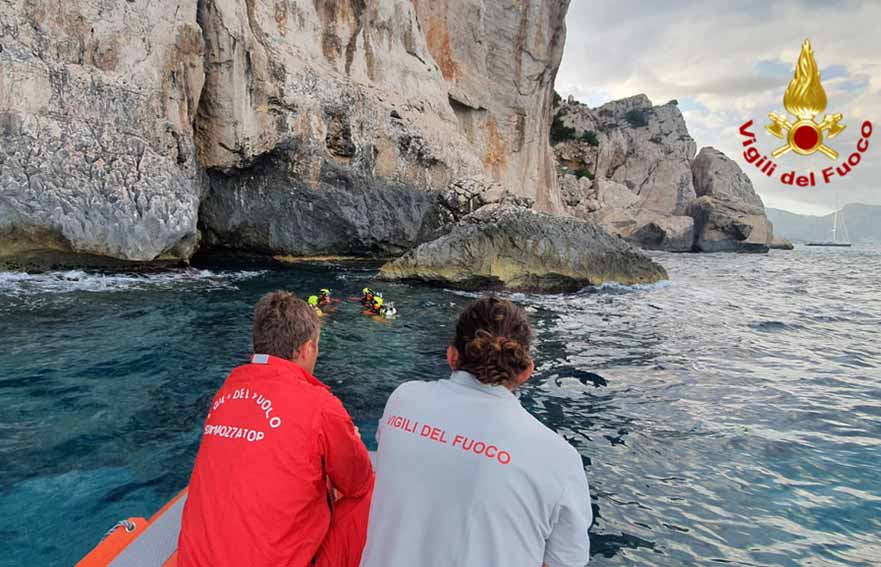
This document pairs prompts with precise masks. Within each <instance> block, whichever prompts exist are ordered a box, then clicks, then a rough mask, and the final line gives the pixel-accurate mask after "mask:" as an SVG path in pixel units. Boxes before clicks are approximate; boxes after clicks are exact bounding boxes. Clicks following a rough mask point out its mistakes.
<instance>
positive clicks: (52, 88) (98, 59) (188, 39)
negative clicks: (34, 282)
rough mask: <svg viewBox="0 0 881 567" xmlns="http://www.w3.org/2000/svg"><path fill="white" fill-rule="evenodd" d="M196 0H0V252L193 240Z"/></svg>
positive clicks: (141, 253)
mask: <svg viewBox="0 0 881 567" xmlns="http://www.w3.org/2000/svg"><path fill="white" fill-rule="evenodd" d="M203 50H204V44H203V40H202V31H201V29H199V26H198V25H197V24H196V0H177V1H172V2H163V3H159V2H154V3H146V2H138V3H131V2H104V1H101V0H83V1H77V2H70V1H67V0H40V1H37V0H0V255H6V254H13V253H17V252H21V251H25V250H29V249H34V248H43V249H59V250H73V251H78V252H85V253H91V254H97V255H102V256H111V257H116V258H125V259H131V260H152V259H155V258H160V257H188V256H189V255H190V254H192V253H193V251H194V250H195V248H196V246H197V240H198V238H197V232H196V221H197V213H198V208H199V200H200V196H201V193H202V187H203V184H202V179H203V177H202V172H201V169H200V167H199V164H198V163H197V162H196V153H195V146H194V143H193V135H192V132H193V121H194V118H195V114H196V109H197V107H198V106H199V95H200V93H201V91H202V84H203V81H204V73H203Z"/></svg>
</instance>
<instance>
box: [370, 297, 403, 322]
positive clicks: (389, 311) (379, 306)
mask: <svg viewBox="0 0 881 567" xmlns="http://www.w3.org/2000/svg"><path fill="white" fill-rule="evenodd" d="M367 313H368V314H370V315H374V316H378V317H382V318H384V319H394V318H395V317H397V315H398V310H397V309H396V308H395V304H394V303H392V302H389V303H385V301H384V300H383V297H382V293H380V292H375V293H373V303H371V304H370V306H369V307H368V308H367Z"/></svg>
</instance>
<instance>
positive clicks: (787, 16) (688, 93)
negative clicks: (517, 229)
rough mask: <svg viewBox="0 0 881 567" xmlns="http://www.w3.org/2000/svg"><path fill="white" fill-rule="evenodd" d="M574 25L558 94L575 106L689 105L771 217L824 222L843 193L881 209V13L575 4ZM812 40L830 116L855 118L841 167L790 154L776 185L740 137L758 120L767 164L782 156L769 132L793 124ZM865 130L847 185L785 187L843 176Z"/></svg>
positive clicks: (807, 1)
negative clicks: (630, 99) (792, 105)
mask: <svg viewBox="0 0 881 567" xmlns="http://www.w3.org/2000/svg"><path fill="white" fill-rule="evenodd" d="M637 4H638V6H637ZM566 23H567V27H568V35H567V40H566V50H565V53H564V55H563V63H562V65H561V67H560V71H559V73H558V75H557V83H556V88H557V91H558V92H559V93H560V94H561V95H563V96H564V97H567V96H569V95H573V96H574V97H575V98H576V99H578V100H580V101H582V102H585V103H587V104H589V105H590V106H598V105H600V104H602V103H604V102H607V101H609V100H614V99H618V98H623V97H626V96H630V95H634V94H637V93H645V94H647V95H648V97H649V98H650V99H651V100H652V102H653V103H654V104H663V103H665V102H667V101H668V100H670V99H676V100H678V101H679V108H680V110H682V113H683V114H684V115H685V120H686V123H687V124H688V128H689V131H690V132H691V135H692V136H693V137H694V139H695V140H696V141H697V145H698V149H700V148H701V147H703V146H714V147H716V148H719V149H721V150H722V151H724V152H725V153H726V154H728V156H729V157H732V158H734V159H735V160H736V161H737V163H738V164H739V165H740V166H741V168H743V170H744V171H745V172H746V173H747V174H748V175H749V176H750V178H751V179H752V180H753V183H754V184H755V186H756V189H757V190H758V192H759V194H760V195H761V196H762V199H763V200H764V201H765V204H766V205H767V206H770V207H777V208H782V209H788V210H791V211H795V212H800V213H806V214H825V213H828V212H830V211H831V210H832V209H833V208H834V204H835V198H836V197H835V193H836V192H837V193H838V199H839V202H840V203H841V204H842V205H843V204H844V203H856V202H862V203H871V204H877V205H881V32H879V30H878V26H879V24H881V1H874V0H866V1H835V0H824V1H817V0H800V1H799V0H792V1H786V0H782V1H774V2H768V1H767V0H761V1H753V0H746V1H744V0H739V1H737V2H726V1H721V0H719V1H714V2H687V1H679V2H654V1H648V0H646V1H643V2H639V3H637V2H633V3H632V4H631V3H627V2H624V3H622V2H620V1H615V0H602V1H588V0H572V1H571V4H570V7H569V15H568V17H567V20H566ZM806 38H807V39H810V41H811V44H812V45H813V48H814V56H815V58H816V60H817V64H818V66H819V67H820V73H821V77H822V84H823V87H824V88H825V90H826V95H827V97H828V101H829V102H828V106H827V107H826V112H827V113H830V114H833V113H837V112H841V113H843V114H844V120H843V123H844V124H846V125H847V129H846V130H845V131H844V132H842V133H841V134H840V135H839V136H837V137H836V138H834V139H833V140H829V141H828V144H829V145H830V146H832V147H833V148H835V149H836V150H838V152H839V154H840V156H839V159H838V160H835V161H831V160H829V159H828V158H826V157H825V156H823V155H822V154H819V153H817V154H814V155H813V156H810V157H802V156H798V155H795V154H793V153H792V152H790V153H789V154H787V155H784V156H782V157H780V158H779V159H778V160H776V161H777V162H778V163H779V166H778V170H777V175H775V176H774V178H773V179H768V178H766V177H765V176H764V175H761V174H759V172H758V171H757V170H756V169H755V167H754V166H752V165H750V164H748V163H746V161H745V160H744V158H743V155H742V152H743V148H742V147H741V145H740V141H741V138H740V137H739V134H738V128H739V127H740V125H741V124H743V123H744V122H745V121H746V120H747V119H749V118H752V119H753V120H754V122H755V125H756V126H755V127H754V128H753V131H754V132H755V133H756V135H757V136H758V142H757V144H758V146H759V149H760V150H761V151H762V152H763V153H764V154H770V152H771V151H772V150H773V149H774V148H776V147H778V146H779V145H780V141H779V140H777V139H776V138H773V137H772V136H771V135H770V134H767V133H766V132H765V131H764V125H765V124H766V123H767V116H768V113H769V112H772V111H773V112H778V113H783V114H785V109H784V108H783V92H784V91H785V89H786V86H787V85H788V83H789V81H790V79H792V75H793V72H794V69H795V63H796V61H797V59H798V55H799V51H800V50H801V44H802V42H803V41H804V39H806ZM790 118H792V117H791V116H790ZM818 120H819V118H818ZM864 120H870V121H871V122H872V123H873V125H874V126H875V132H874V133H873V135H872V137H871V139H870V146H869V151H868V152H867V154H864V155H863V159H862V161H861V163H860V164H859V165H858V166H857V167H855V168H853V170H852V171H851V172H850V173H849V174H848V175H847V177H844V178H839V179H835V180H833V182H832V183H830V184H829V185H825V186H824V185H818V186H817V187H814V188H807V189H803V188H797V187H789V186H784V185H782V184H781V183H780V182H779V180H778V179H777V177H779V173H780V172H782V171H785V170H787V169H796V170H799V171H811V170H813V171H817V172H819V171H820V170H822V169H823V168H824V167H828V166H829V165H838V164H840V163H841V162H842V161H843V160H844V159H845V158H846V157H847V156H848V155H849V154H850V153H851V152H853V151H854V150H855V146H856V143H857V140H858V139H859V135H860V125H861V124H862V122H863V121H864Z"/></svg>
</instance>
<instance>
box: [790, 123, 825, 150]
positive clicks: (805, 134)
mask: <svg viewBox="0 0 881 567" xmlns="http://www.w3.org/2000/svg"><path fill="white" fill-rule="evenodd" d="M792 141H793V142H795V145H796V146H798V147H799V148H800V149H802V150H811V149H813V148H814V146H816V145H817V142H819V141H820V134H819V133H818V132H817V129H816V128H814V127H813V126H810V125H808V124H805V125H804V126H799V127H798V130H796V131H795V134H794V135H793V136H792Z"/></svg>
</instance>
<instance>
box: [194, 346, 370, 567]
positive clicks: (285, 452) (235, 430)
mask: <svg viewBox="0 0 881 567" xmlns="http://www.w3.org/2000/svg"><path fill="white" fill-rule="evenodd" d="M328 479H329V480H330V482H331V483H332V484H333V487H334V488H336V489H337V490H338V491H339V492H340V493H341V494H342V495H343V496H346V497H351V498H357V497H360V496H363V495H364V494H366V493H367V492H368V491H369V490H370V487H371V484H372V480H373V469H372V467H371V465H370V457H369V456H368V454H367V449H366V447H365V446H364V443H363V442H362V441H361V439H360V437H359V436H358V434H357V433H356V431H355V428H354V425H353V424H352V419H351V417H350V416H349V414H348V412H346V410H345V408H343V405H342V403H341V402H340V401H339V399H337V398H336V397H335V396H334V395H333V394H332V393H331V392H330V389H329V388H328V387H327V386H325V385H324V384H322V383H321V382H320V381H318V380H317V379H316V378H315V377H314V376H312V375H311V374H309V373H308V372H306V371H305V370H304V369H303V368H301V367H300V366H298V365H297V364H294V363H293V362H290V361H287V360H283V359H281V358H276V357H274V356H268V355H260V354H258V355H254V356H253V357H252V358H251V363H250V364H246V365H244V366H240V367H238V368H236V369H235V370H233V371H232V373H231V374H230V375H229V377H228V378H227V380H226V382H225V383H224V385H223V387H221V388H220V391H218V392H217V395H216V396H215V397H214V400H213V401H212V404H211V407H210V408H209V413H208V418H207V419H206V421H205V428H204V429H203V431H202V442H201V445H200V447H199V453H198V455H197V456H196V464H195V466H194V468H193V474H192V477H191V479H190V487H189V493H188V497H187V503H186V505H185V507H184V512H183V521H182V527H181V533H180V539H179V543H178V565H179V566H180V567H225V566H229V567H249V566H253V567H258V566H260V567H262V566H267V567H268V566H272V567H276V566H286V567H306V566H307V565H309V564H310V563H311V561H312V559H313V557H314V556H315V553H316V551H317V550H318V548H319V546H320V544H321V542H322V540H323V539H324V536H325V533H326V532H327V528H328V525H329V523H330V508H329V507H328V500H327V480H328Z"/></svg>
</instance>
